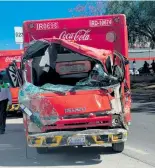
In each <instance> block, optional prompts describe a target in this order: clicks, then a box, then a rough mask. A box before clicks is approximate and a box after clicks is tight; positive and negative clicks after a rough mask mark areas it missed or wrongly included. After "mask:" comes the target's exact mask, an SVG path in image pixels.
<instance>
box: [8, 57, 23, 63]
mask: <svg viewBox="0 0 155 168" xmlns="http://www.w3.org/2000/svg"><path fill="white" fill-rule="evenodd" d="M13 60H15V61H16V62H21V56H14V57H6V58H5V62H12V61H13Z"/></svg>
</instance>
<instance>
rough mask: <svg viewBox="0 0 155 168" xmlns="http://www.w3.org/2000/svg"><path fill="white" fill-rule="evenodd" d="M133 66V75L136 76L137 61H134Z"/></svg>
mask: <svg viewBox="0 0 155 168" xmlns="http://www.w3.org/2000/svg"><path fill="white" fill-rule="evenodd" d="M132 66H133V74H134V75H135V74H136V61H135V60H134V61H133V63H132Z"/></svg>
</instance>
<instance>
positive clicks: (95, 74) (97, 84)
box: [40, 64, 119, 94]
mask: <svg viewBox="0 0 155 168" xmlns="http://www.w3.org/2000/svg"><path fill="white" fill-rule="evenodd" d="M118 83H119V81H118V78H116V77H114V76H112V75H107V74H106V73H105V72H104V70H103V68H102V66H101V65H100V64H96V65H95V67H94V68H93V70H92V71H91V73H90V75H89V76H88V77H87V78H84V79H82V80H80V81H79V82H77V83H76V85H75V86H71V85H62V84H57V85H54V84H50V83H48V84H45V85H43V86H41V87H40V88H41V89H43V90H47V91H53V92H57V93H62V94H63V93H64V94H65V92H67V91H75V90H81V89H82V90H89V89H94V88H95V89H98V88H101V87H103V88H106V87H109V86H112V85H115V84H118Z"/></svg>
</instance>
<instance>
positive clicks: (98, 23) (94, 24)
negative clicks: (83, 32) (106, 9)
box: [89, 19, 112, 27]
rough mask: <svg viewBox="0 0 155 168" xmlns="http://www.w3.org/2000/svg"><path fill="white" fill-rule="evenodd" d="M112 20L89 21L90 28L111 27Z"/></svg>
mask: <svg viewBox="0 0 155 168" xmlns="http://www.w3.org/2000/svg"><path fill="white" fill-rule="evenodd" d="M111 25H112V19H96V20H89V26H90V27H102V26H111Z"/></svg>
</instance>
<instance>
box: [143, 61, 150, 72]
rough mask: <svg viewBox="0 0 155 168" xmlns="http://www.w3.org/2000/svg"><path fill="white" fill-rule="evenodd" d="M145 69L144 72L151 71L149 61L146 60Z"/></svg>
mask: <svg viewBox="0 0 155 168" xmlns="http://www.w3.org/2000/svg"><path fill="white" fill-rule="evenodd" d="M143 69H144V73H150V70H149V64H148V63H147V61H145V62H144V66H143Z"/></svg>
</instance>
